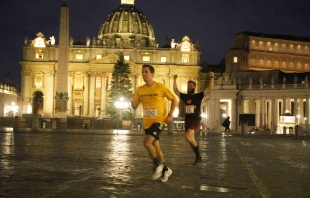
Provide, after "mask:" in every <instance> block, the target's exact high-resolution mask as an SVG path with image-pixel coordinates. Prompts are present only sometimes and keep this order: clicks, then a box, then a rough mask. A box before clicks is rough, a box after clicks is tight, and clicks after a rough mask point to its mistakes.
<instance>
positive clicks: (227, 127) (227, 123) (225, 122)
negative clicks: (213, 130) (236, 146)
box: [222, 116, 230, 135]
mask: <svg viewBox="0 0 310 198" xmlns="http://www.w3.org/2000/svg"><path fill="white" fill-rule="evenodd" d="M229 119H230V117H229V116H227V118H226V119H225V120H224V122H223V123H222V126H223V127H225V135H230V120H229Z"/></svg>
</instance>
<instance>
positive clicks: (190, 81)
mask: <svg viewBox="0 0 310 198" xmlns="http://www.w3.org/2000/svg"><path fill="white" fill-rule="evenodd" d="M188 83H193V84H194V86H195V87H196V83H195V82H194V81H192V80H189V81H188V82H187V84H188Z"/></svg>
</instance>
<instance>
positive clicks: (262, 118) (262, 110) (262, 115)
mask: <svg viewBox="0 0 310 198" xmlns="http://www.w3.org/2000/svg"><path fill="white" fill-rule="evenodd" d="M264 125H265V100H264V99H261V100H260V127H264Z"/></svg>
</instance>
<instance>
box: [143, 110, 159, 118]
mask: <svg viewBox="0 0 310 198" xmlns="http://www.w3.org/2000/svg"><path fill="white" fill-rule="evenodd" d="M144 116H145V117H147V118H156V117H157V109H156V108H145V109H144Z"/></svg>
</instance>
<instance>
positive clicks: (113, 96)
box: [107, 53, 133, 120]
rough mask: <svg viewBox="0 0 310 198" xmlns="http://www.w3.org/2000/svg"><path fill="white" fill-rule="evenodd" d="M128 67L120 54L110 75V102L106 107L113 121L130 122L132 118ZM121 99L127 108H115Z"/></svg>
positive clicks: (130, 84)
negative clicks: (122, 120)
mask: <svg viewBox="0 0 310 198" xmlns="http://www.w3.org/2000/svg"><path fill="white" fill-rule="evenodd" d="M130 73H131V71H130V66H129V64H128V63H125V59H124V56H123V54H122V53H121V54H120V58H119V60H118V61H117V63H115V65H114V70H113V73H112V80H111V89H110V100H109V105H108V109H107V111H108V114H109V115H110V116H111V117H112V118H113V119H120V118H122V119H124V120H130V119H132V118H133V116H132V113H131V109H130V101H129V99H128V98H129V94H130V93H131V88H132V83H131V80H130ZM121 98H122V99H123V101H122V102H127V104H129V106H128V108H125V107H120V106H118V107H117V106H116V105H115V103H116V102H119V101H120V99H121Z"/></svg>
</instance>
